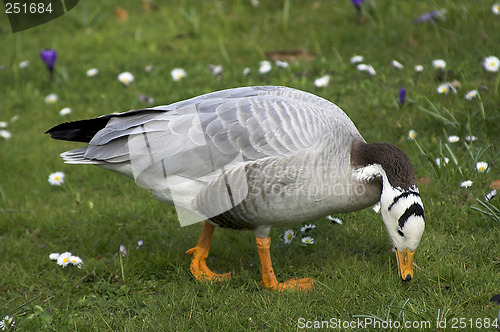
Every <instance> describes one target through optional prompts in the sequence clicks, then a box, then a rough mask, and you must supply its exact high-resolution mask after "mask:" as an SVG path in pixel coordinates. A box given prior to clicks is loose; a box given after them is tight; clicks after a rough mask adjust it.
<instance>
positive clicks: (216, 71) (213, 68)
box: [208, 64, 224, 77]
mask: <svg viewBox="0 0 500 332" xmlns="http://www.w3.org/2000/svg"><path fill="white" fill-rule="evenodd" d="M208 69H210V71H211V72H212V75H214V76H215V77H217V76H220V75H222V71H223V69H224V68H223V67H222V65H217V66H215V65H212V64H209V65H208Z"/></svg>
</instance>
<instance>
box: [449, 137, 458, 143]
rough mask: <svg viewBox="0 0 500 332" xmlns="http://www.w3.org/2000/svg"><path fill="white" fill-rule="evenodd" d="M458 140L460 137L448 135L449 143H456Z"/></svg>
mask: <svg viewBox="0 0 500 332" xmlns="http://www.w3.org/2000/svg"><path fill="white" fill-rule="evenodd" d="M458 141H460V137H458V136H455V135H452V136H448V142H450V143H456V142H458Z"/></svg>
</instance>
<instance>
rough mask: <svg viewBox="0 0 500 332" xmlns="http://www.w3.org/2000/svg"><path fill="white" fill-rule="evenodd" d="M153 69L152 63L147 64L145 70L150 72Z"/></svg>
mask: <svg viewBox="0 0 500 332" xmlns="http://www.w3.org/2000/svg"><path fill="white" fill-rule="evenodd" d="M152 70H153V66H152V65H147V66H146V67H144V71H145V72H146V73H150V72H151V71H152Z"/></svg>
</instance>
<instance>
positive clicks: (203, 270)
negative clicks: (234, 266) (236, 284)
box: [186, 246, 231, 281]
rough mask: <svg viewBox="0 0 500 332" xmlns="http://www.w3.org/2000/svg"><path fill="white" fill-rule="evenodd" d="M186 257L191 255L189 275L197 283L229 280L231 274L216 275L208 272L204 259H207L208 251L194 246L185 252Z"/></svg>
mask: <svg viewBox="0 0 500 332" xmlns="http://www.w3.org/2000/svg"><path fill="white" fill-rule="evenodd" d="M186 255H193V258H192V259H191V273H192V274H193V276H194V277H195V278H196V279H197V280H198V281H224V280H229V279H231V272H228V273H224V274H216V273H213V272H212V271H210V269H209V268H208V266H207V264H206V263H205V259H206V258H207V257H208V250H207V249H206V248H203V247H199V246H196V247H194V248H191V249H189V250H188V251H186Z"/></svg>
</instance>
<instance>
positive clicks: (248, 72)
mask: <svg viewBox="0 0 500 332" xmlns="http://www.w3.org/2000/svg"><path fill="white" fill-rule="evenodd" d="M251 71H252V70H251V69H250V68H248V67H246V68H245V69H243V75H245V76H248V75H250V72H251Z"/></svg>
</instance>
